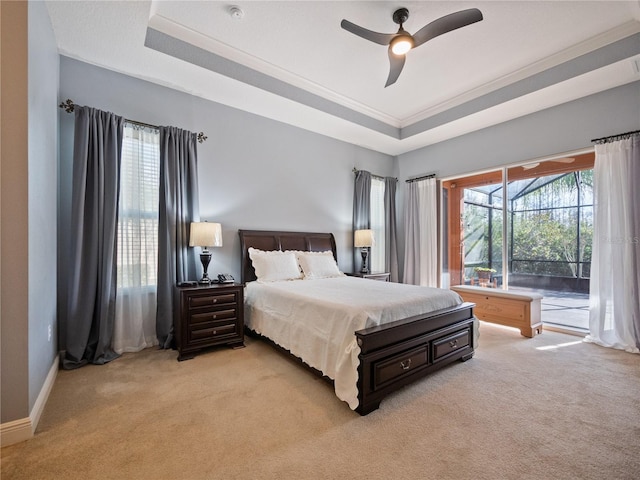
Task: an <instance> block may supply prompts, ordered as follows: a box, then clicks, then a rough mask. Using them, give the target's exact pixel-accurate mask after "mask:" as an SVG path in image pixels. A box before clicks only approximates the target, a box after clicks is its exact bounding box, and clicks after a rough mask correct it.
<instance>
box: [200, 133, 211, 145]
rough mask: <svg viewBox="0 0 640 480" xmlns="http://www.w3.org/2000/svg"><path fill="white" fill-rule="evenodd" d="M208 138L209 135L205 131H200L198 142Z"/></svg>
mask: <svg viewBox="0 0 640 480" xmlns="http://www.w3.org/2000/svg"><path fill="white" fill-rule="evenodd" d="M207 138H209V137H207V136H206V135H205V134H204V132H200V133H198V143H202V142H204V141H205V140H206V139H207Z"/></svg>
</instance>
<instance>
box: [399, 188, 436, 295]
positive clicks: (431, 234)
mask: <svg viewBox="0 0 640 480" xmlns="http://www.w3.org/2000/svg"><path fill="white" fill-rule="evenodd" d="M404 218H405V224H404V231H405V242H406V243H405V251H404V283H409V284H413V285H423V286H427V287H437V286H438V212H437V187H436V179H435V178H425V179H422V180H415V181H410V182H409V183H408V184H407V195H406V201H405V217H404Z"/></svg>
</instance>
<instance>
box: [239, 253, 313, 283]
mask: <svg viewBox="0 0 640 480" xmlns="http://www.w3.org/2000/svg"><path fill="white" fill-rule="evenodd" d="M248 251H249V258H250V259H251V263H252V264H253V268H254V269H255V271H256V277H257V278H258V281H259V282H278V281H281V280H296V279H300V278H302V273H301V272H300V267H298V262H297V261H296V256H295V254H294V253H293V252H282V251H280V250H272V251H269V252H265V251H264V250H258V249H256V248H253V247H251V248H249V250H248Z"/></svg>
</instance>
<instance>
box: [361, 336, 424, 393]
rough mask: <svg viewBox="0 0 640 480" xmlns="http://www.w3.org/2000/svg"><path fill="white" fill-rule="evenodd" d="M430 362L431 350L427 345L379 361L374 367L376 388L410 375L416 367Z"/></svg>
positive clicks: (374, 385)
mask: <svg viewBox="0 0 640 480" xmlns="http://www.w3.org/2000/svg"><path fill="white" fill-rule="evenodd" d="M428 362H429V350H428V348H427V345H421V346H420V347H417V348H413V349H411V350H407V351H404V352H402V353H399V354H397V355H394V356H393V357H391V358H389V359H387V360H382V361H380V362H377V363H376V364H375V365H374V367H373V388H374V390H375V389H377V388H380V387H383V386H384V385H385V384H386V383H388V382H391V381H393V380H397V379H398V378H400V377H402V376H404V375H408V374H409V373H411V372H413V370H415V369H416V368H418V367H420V366H422V365H425V364H427V363H428Z"/></svg>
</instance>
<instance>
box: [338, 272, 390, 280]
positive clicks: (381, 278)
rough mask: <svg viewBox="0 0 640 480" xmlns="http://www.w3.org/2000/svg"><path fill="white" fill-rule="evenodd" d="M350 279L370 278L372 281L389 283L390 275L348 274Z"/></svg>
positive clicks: (385, 273)
mask: <svg viewBox="0 0 640 480" xmlns="http://www.w3.org/2000/svg"><path fill="white" fill-rule="evenodd" d="M347 275H349V276H350V277H360V278H368V279H371V280H380V281H381V282H388V281H389V276H390V274H389V273H388V272H372V273H360V272H356V273H347Z"/></svg>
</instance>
